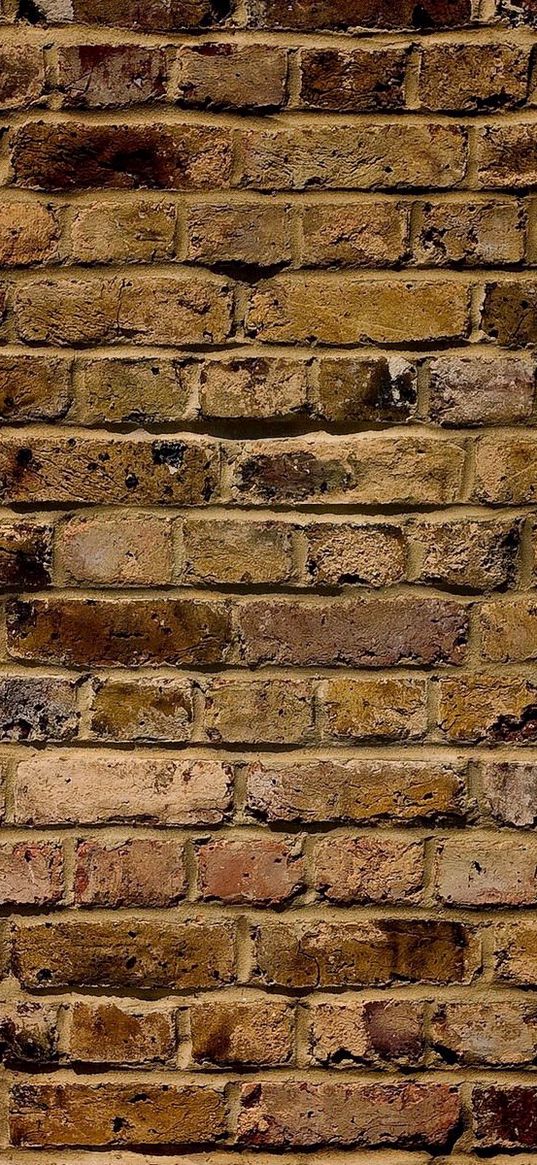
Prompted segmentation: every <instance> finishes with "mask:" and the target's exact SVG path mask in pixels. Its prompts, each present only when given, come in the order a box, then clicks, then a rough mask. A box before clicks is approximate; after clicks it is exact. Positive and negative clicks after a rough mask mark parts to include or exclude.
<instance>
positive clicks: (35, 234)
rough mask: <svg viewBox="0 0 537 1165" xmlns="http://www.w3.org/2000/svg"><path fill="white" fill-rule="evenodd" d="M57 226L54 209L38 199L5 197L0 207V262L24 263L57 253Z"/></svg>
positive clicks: (41, 260)
mask: <svg viewBox="0 0 537 1165" xmlns="http://www.w3.org/2000/svg"><path fill="white" fill-rule="evenodd" d="M59 233H60V228H59V223H58V219H57V216H56V215H55V213H54V211H53V210H51V209H50V208H49V207H47V206H43V205H41V204H40V203H38V202H33V203H31V204H28V203H24V202H8V201H5V202H4V203H3V204H2V206H1V207H0V262H1V263H2V266H4V267H26V266H30V265H31V264H33V263H45V262H53V261H54V260H57V259H58V257H59V253H58V238H59Z"/></svg>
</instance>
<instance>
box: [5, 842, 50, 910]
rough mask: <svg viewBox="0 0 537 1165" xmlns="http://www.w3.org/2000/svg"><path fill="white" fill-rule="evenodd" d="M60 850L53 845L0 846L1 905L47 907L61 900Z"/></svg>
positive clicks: (20, 844) (43, 843)
mask: <svg viewBox="0 0 537 1165" xmlns="http://www.w3.org/2000/svg"><path fill="white" fill-rule="evenodd" d="M63 890H64V884H63V848H62V846H61V845H58V844H56V843H55V842H45V841H32V839H31V838H29V839H28V840H27V841H17V842H15V844H14V845H12V844H5V845H2V846H0V903H1V904H2V906H50V905H55V904H57V903H58V902H60V900H61V899H62V897H63Z"/></svg>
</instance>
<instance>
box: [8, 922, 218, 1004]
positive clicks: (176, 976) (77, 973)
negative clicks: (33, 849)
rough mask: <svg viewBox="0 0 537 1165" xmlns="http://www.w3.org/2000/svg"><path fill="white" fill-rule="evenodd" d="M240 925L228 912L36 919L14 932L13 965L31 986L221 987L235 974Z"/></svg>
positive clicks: (22, 978)
mask: <svg viewBox="0 0 537 1165" xmlns="http://www.w3.org/2000/svg"><path fill="white" fill-rule="evenodd" d="M234 933H235V927H234V923H233V922H231V921H229V920H227V921H221V922H212V921H210V920H207V921H202V920H200V919H186V920H185V919H181V920H180V921H178V920H177V919H176V920H175V922H173V923H162V922H147V921H142V920H136V919H133V918H127V919H125V918H122V917H120V916H118V917H116V918H112V919H111V920H110V921H106V922H94V921H93V920H92V919H91V918H90V919H88V918H87V917H86V919H85V920H84V921H81V919H80V917H79V919H78V920H77V921H76V922H53V921H49V922H38V923H31V924H30V925H28V926H18V927H17V928H16V930H15V932H14V936H13V966H14V971H15V974H16V976H17V978H18V979H19V980H20V982H21V984H22V985H23V986H25V987H28V988H35V987H38V988H41V989H42V988H43V987H114V988H120V989H121V990H125V989H128V988H136V989H141V990H143V991H151V990H154V989H157V988H177V989H183V988H184V989H197V988H198V987H199V988H208V987H218V986H222V985H223V984H225V983H230V982H231V981H232V979H233V967H234V953H233V951H234Z"/></svg>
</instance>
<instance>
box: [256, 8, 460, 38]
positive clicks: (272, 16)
mask: <svg viewBox="0 0 537 1165" xmlns="http://www.w3.org/2000/svg"><path fill="white" fill-rule="evenodd" d="M249 4H250V23H251V24H253V25H255V26H256V27H257V28H289V29H304V30H305V31H313V30H315V31H316V30H317V29H324V28H326V29H331V30H332V29H333V30H334V31H338V30H340V29H341V30H345V29H352V28H361V27H362V28H379V29H382V28H385V29H416V30H418V31H420V32H428V31H429V30H432V29H442V28H457V27H464V26H465V25H468V24H470V22H471V19H472V8H471V3H470V0H423V3H422V4H419V5H416V4H415V3H414V0H400V2H399V3H398V4H396V5H394V4H393V3H392V0H373V2H372V0H296V2H295V3H294V4H293V5H289V4H288V3H287V0H249Z"/></svg>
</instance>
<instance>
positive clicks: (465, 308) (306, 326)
mask: <svg viewBox="0 0 537 1165" xmlns="http://www.w3.org/2000/svg"><path fill="white" fill-rule="evenodd" d="M246 330H247V332H248V333H249V334H250V335H252V336H258V337H259V338H260V339H262V340H266V341H270V342H273V343H286V342H290V343H295V342H296V343H299V344H308V343H309V344H311V343H314V342H315V343H319V344H335V345H342V344H367V343H373V344H414V343H420V342H424V341H438V340H445V339H451V340H457V339H464V338H465V337H466V336H467V335H468V330H469V292H468V288H467V287H465V286H464V285H463V284H461V283H456V284H455V283H453V282H451V283H449V282H446V283H445V284H440V283H403V282H402V281H400V280H398V281H397V282H393V283H389V282H387V281H383V282H382V283H379V282H376V281H371V280H368V281H367V282H364V281H363V280H349V279H339V280H334V279H327V278H326V277H322V276H299V277H295V278H293V279H290V278H287V279H286V278H285V277H284V276H281V277H279V278H276V279H273V280H271V281H270V282H267V283H266V284H262V285H261V286H260V287H259V288H257V289H256V290H254V292H253V294H252V296H251V300H250V305H249V308H248V310H247V314H246Z"/></svg>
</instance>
